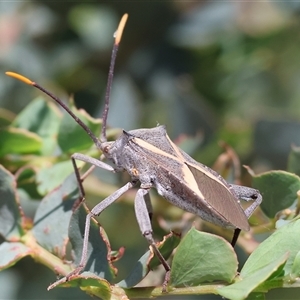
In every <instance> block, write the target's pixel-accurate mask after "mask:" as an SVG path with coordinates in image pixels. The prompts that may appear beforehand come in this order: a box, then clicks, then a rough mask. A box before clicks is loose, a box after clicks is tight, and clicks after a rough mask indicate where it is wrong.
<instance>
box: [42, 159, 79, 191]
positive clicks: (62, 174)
mask: <svg viewBox="0 0 300 300" xmlns="http://www.w3.org/2000/svg"><path fill="white" fill-rule="evenodd" d="M76 163H77V166H78V168H80V167H81V166H82V165H83V164H84V163H83V162H81V161H78V162H76ZM72 173H74V168H73V165H72V162H71V159H70V160H67V161H62V162H59V163H56V164H54V165H53V166H51V167H49V166H48V167H46V168H43V169H41V170H40V171H39V172H38V173H37V176H36V180H37V182H38V192H39V193H40V194H41V195H46V194H47V193H49V192H50V191H52V190H53V189H54V188H56V187H57V186H59V185H60V184H61V183H62V182H63V181H64V180H65V179H66V178H67V177H68V176H69V175H71V174H72Z"/></svg>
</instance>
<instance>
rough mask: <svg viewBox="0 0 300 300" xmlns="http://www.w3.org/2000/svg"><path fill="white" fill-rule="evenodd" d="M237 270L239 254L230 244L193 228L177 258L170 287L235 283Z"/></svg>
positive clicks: (175, 258)
mask: <svg viewBox="0 0 300 300" xmlns="http://www.w3.org/2000/svg"><path fill="white" fill-rule="evenodd" d="M237 267H238V262H237V257H236V254H235V252H234V250H233V248H232V246H231V245H230V244H229V243H228V242H227V241H225V240H224V239H223V238H221V237H218V236H215V235H212V234H209V233H205V232H201V231H197V230H196V229H195V228H192V229H191V230H190V231H189V232H188V233H187V234H186V236H185V237H184V238H183V240H182V241H181V243H180V244H179V246H178V248H177V250H176V253H175V255H174V259H173V263H172V269H171V279H170V284H171V285H173V286H183V285H189V286H190V285H192V286H195V285H199V284H200V283H203V282H208V281H209V282H210V281H216V280H222V281H226V282H231V281H232V280H233V278H234V277H235V276H236V272H237Z"/></svg>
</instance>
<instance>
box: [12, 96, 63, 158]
mask: <svg viewBox="0 0 300 300" xmlns="http://www.w3.org/2000/svg"><path fill="white" fill-rule="evenodd" d="M60 120H61V114H60V112H59V110H58V108H57V106H56V105H55V104H54V103H52V102H50V101H45V100H44V99H43V98H42V97H38V98H36V99H34V100H33V101H32V102H30V104H29V105H27V106H26V107H25V108H24V110H23V111H22V112H21V113H20V114H18V116H17V117H16V119H15V120H14V122H13V123H12V125H13V126H15V127H17V128H23V129H27V130H28V131H30V132H33V133H36V134H37V135H38V136H40V137H41V138H42V141H43V147H42V153H43V154H44V155H49V154H51V153H52V152H53V150H54V149H55V147H56V145H57V139H56V138H57V133H58V128H59V124H60Z"/></svg>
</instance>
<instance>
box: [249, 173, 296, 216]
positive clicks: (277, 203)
mask: <svg viewBox="0 0 300 300" xmlns="http://www.w3.org/2000/svg"><path fill="white" fill-rule="evenodd" d="M253 187H255V188H256V189H258V190H259V191H260V192H261V194H262V196H263V201H262V203H261V205H260V207H261V209H262V211H263V212H264V213H265V214H266V216H268V217H269V218H274V217H275V215H276V214H277V213H278V212H279V211H281V210H283V209H285V208H288V207H290V206H291V205H292V204H293V203H294V202H295V200H296V199H297V191H298V190H300V178H299V177H298V176H297V175H295V174H291V173H288V172H285V171H270V172H266V173H263V174H260V175H256V176H254V177H253Z"/></svg>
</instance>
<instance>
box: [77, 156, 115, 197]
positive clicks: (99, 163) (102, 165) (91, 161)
mask: <svg viewBox="0 0 300 300" xmlns="http://www.w3.org/2000/svg"><path fill="white" fill-rule="evenodd" d="M71 159H72V164H73V168H74V172H75V176H76V179H77V183H78V187H79V193H80V203H81V202H82V201H83V200H84V198H85V191H84V188H83V185H82V181H83V180H84V178H85V177H87V175H88V174H90V173H91V171H92V170H93V169H94V168H95V167H99V168H101V169H104V170H107V171H110V172H115V169H114V168H113V167H112V166H110V165H108V164H106V163H104V162H103V161H101V160H99V159H96V158H93V157H90V156H87V155H84V154H81V153H74V154H73V155H72V156H71ZM76 160H80V161H83V162H86V163H89V164H91V165H92V166H91V167H90V168H89V169H88V171H87V172H86V173H85V174H84V175H83V177H81V176H80V173H79V168H78V167H77V164H76Z"/></svg>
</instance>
